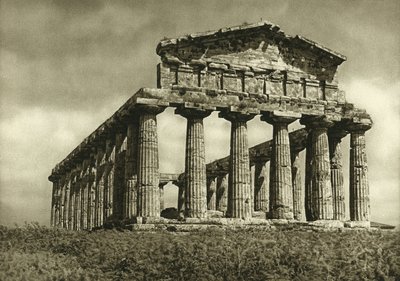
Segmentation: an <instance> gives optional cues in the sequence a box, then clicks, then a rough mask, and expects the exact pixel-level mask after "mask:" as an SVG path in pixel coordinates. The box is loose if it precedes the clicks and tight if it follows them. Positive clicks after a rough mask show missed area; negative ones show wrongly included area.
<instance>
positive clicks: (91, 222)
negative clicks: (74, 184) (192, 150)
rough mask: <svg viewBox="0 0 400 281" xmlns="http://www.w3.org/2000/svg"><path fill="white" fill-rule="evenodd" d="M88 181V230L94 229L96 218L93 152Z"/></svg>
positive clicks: (94, 158) (94, 159)
mask: <svg viewBox="0 0 400 281" xmlns="http://www.w3.org/2000/svg"><path fill="white" fill-rule="evenodd" d="M88 180H89V183H88V203H87V204H88V210H87V228H88V229H92V228H93V227H95V216H96V155H95V153H93V152H92V153H91V154H90V160H89V178H88Z"/></svg>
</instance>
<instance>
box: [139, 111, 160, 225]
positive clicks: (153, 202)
mask: <svg viewBox="0 0 400 281" xmlns="http://www.w3.org/2000/svg"><path fill="white" fill-rule="evenodd" d="M139 110H140V117H139V138H138V183H137V184H138V215H139V216H140V217H153V218H159V217H160V195H159V188H158V184H159V171H158V168H159V163H158V161H159V160H158V139H157V117H156V116H157V114H158V113H161V112H162V111H163V110H164V108H161V107H158V106H143V107H141V108H140V109H139Z"/></svg>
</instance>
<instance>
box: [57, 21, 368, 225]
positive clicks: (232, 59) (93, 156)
mask: <svg viewBox="0 0 400 281" xmlns="http://www.w3.org/2000/svg"><path fill="white" fill-rule="evenodd" d="M156 52H157V54H158V55H159V56H160V59H161V62H160V63H159V64H158V66H157V89H152V88H142V89H140V90H139V91H137V92H136V93H135V94H134V95H133V96H132V97H131V98H130V99H129V100H128V101H127V102H126V103H125V104H124V105H122V106H121V108H119V109H118V110H117V111H116V112H115V113H114V114H113V115H112V116H111V117H110V118H108V119H107V120H106V121H105V122H104V123H103V124H101V125H100V127H98V128H97V129H96V130H95V131H94V132H93V133H92V134H90V135H89V136H88V137H87V138H85V139H84V140H83V141H82V143H81V144H79V145H78V146H77V147H76V148H75V149H74V150H73V151H72V152H71V153H70V154H69V155H68V156H67V157H66V158H65V159H64V160H62V161H61V162H60V163H58V164H57V165H56V167H55V168H54V169H53V170H52V173H51V175H50V176H49V180H50V181H51V182H53V191H52V200H51V224H52V225H53V226H55V227H63V228H68V229H74V230H82V229H93V228H100V227H108V226H110V225H132V224H133V225H134V226H140V225H143V224H148V225H154V224H162V223H164V224H168V223H174V224H180V225H182V224H183V225H184V224H197V223H203V224H204V223H208V224H211V223H214V224H215V223H219V224H245V225H248V224H250V225H252V224H263V225H265V224H274V223H284V222H286V223H288V222H293V223H296V222H302V221H303V222H305V221H307V224H309V225H319V226H320V225H323V226H328V227H332V226H334V227H343V226H348V227H369V217H370V208H369V187H368V176H367V158H366V148H365V146H366V138H365V132H366V131H367V130H368V129H370V128H371V126H372V120H371V118H370V116H369V115H368V114H367V113H366V112H365V110H362V109H358V108H356V107H355V106H354V105H353V104H350V103H347V102H346V100H345V94H344V92H343V91H341V90H340V89H339V88H338V81H337V68H338V66H339V65H340V64H341V63H342V62H343V61H345V60H346V58H345V57H344V56H342V55H340V54H338V53H336V52H334V51H332V50H329V49H328V48H325V47H323V46H321V45H320V44H318V43H315V42H313V41H311V40H308V39H306V38H304V37H301V36H290V35H286V34H285V33H284V32H283V31H282V30H280V28H279V27H278V26H277V25H274V24H272V23H269V22H260V23H256V24H250V25H242V26H236V27H230V28H223V29H220V30H217V31H209V32H205V33H198V34H191V35H187V36H183V37H180V38H176V39H165V40H162V41H161V42H160V43H159V44H158V46H157V50H156ZM167 107H174V108H176V111H175V113H176V114H178V115H180V116H182V117H183V118H185V119H186V120H187V127H186V152H185V158H184V159H185V170H184V172H183V173H181V174H162V173H160V171H159V155H158V141H159V138H158V136H157V118H158V117H157V116H158V115H159V114H160V113H162V112H163V111H164V110H165V108H167ZM213 111H218V112H219V117H220V118H223V119H225V120H227V121H228V122H230V125H231V135H230V155H228V156H227V157H225V158H222V159H218V160H215V161H213V162H211V163H208V164H206V160H205V145H204V131H205V130H207V128H205V127H204V125H203V120H204V118H207V117H208V116H209V115H210V114H211V113H212V112H213ZM256 116H260V117H261V121H266V122H267V123H268V124H270V125H271V128H272V129H273V137H272V140H269V141H265V142H263V143H261V144H259V145H256V146H254V147H250V148H249V147H248V135H247V122H248V121H249V120H251V119H253V118H255V117H256ZM261 121H260V122H261ZM296 121H298V122H300V124H302V125H304V126H305V128H303V129H299V130H297V131H294V132H291V133H289V126H290V124H291V123H293V122H296ZM171 126H173V124H171ZM262 133H263V132H260V134H262ZM347 134H350V139H351V141H350V167H349V170H350V179H349V194H350V198H345V196H344V194H345V189H344V187H345V179H344V176H343V169H344V168H345V167H343V160H342V157H343V156H342V155H343V154H342V150H344V149H346V148H345V147H343V146H342V145H341V140H342V139H343V138H344V137H345V136H346V135H347ZM160 141H163V140H162V139H161V140H160ZM304 150H305V163H301V162H302V161H301V159H302V157H301V153H302V152H303V151H304ZM303 172H304V174H303ZM303 180H304V181H303ZM169 182H172V183H173V184H174V185H176V186H178V189H179V192H178V198H177V199H178V200H177V201H178V205H177V215H176V217H175V219H165V218H163V217H161V211H163V209H164V186H165V185H166V184H167V183H169ZM347 202H349V210H350V217H349V218H347V217H346V203H347Z"/></svg>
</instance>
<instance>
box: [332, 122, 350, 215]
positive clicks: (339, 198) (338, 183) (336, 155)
mask: <svg viewBox="0 0 400 281" xmlns="http://www.w3.org/2000/svg"><path fill="white" fill-rule="evenodd" d="M346 135H347V132H346V131H344V130H343V129H340V128H337V127H332V128H330V129H329V130H328V137H329V157H330V164H331V183H332V204H333V219H334V220H340V221H344V220H346V211H345V209H346V208H345V197H344V180H343V166H342V149H341V142H342V138H344V137H345V136H346Z"/></svg>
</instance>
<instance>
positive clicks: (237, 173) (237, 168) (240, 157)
mask: <svg viewBox="0 0 400 281" xmlns="http://www.w3.org/2000/svg"><path fill="white" fill-rule="evenodd" d="M250 201H251V194H250V159H249V148H248V141H247V122H246V121H242V120H240V121H239V120H232V121H231V152H230V159H229V191H228V210H227V214H228V216H230V217H233V218H242V219H246V218H250V217H251V216H252V210H251V202H250Z"/></svg>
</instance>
